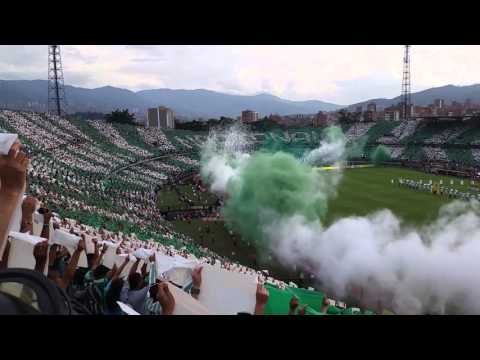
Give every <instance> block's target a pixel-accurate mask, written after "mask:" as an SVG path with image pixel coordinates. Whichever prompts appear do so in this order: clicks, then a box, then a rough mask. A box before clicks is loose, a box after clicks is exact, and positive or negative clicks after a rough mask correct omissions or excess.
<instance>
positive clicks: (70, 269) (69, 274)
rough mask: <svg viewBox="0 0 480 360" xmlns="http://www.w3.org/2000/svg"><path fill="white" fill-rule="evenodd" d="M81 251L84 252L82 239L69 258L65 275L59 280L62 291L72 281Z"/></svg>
mask: <svg viewBox="0 0 480 360" xmlns="http://www.w3.org/2000/svg"><path fill="white" fill-rule="evenodd" d="M82 251H85V239H84V238H81V239H80V241H79V242H78V245H77V248H76V249H75V251H74V252H73V254H72V257H71V258H70V262H69V263H68V266H67V269H66V270H65V274H64V275H63V278H62V279H61V280H60V283H59V284H58V285H59V286H60V287H61V288H62V289H64V290H66V289H67V287H68V284H70V281H72V280H73V277H74V276H75V271H76V270H77V265H78V260H79V259H80V255H81V254H82Z"/></svg>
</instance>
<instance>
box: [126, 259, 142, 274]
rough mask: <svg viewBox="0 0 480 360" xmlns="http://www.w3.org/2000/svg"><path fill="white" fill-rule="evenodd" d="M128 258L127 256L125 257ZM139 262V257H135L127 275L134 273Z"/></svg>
mask: <svg viewBox="0 0 480 360" xmlns="http://www.w3.org/2000/svg"><path fill="white" fill-rule="evenodd" d="M128 258H129V256H127V259H128ZM139 263H140V259H136V260H135V263H134V264H133V265H132V267H131V268H130V272H129V273H128V276H130V275H132V274H135V273H136V272H137V268H138V264H139Z"/></svg>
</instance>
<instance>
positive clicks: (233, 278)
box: [198, 264, 257, 315]
mask: <svg viewBox="0 0 480 360" xmlns="http://www.w3.org/2000/svg"><path fill="white" fill-rule="evenodd" d="M256 292H257V276H255V275H251V274H239V273H237V272H233V271H228V270H225V269H219V268H217V267H214V266H212V265H208V264H204V265H203V270H202V286H201V289H200V295H199V297H198V300H199V301H200V302H201V303H202V304H203V305H205V307H206V308H207V309H208V311H209V312H210V313H211V314H218V315H236V314H237V313H239V312H248V313H250V314H253V312H254V311H255V301H256Z"/></svg>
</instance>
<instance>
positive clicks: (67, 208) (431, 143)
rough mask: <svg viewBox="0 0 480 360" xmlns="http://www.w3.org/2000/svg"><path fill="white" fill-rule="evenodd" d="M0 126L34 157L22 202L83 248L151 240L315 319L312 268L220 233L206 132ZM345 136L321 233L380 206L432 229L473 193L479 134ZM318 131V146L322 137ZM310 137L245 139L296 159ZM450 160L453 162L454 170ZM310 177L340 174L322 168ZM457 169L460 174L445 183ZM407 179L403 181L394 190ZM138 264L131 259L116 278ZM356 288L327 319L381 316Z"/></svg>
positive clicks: (293, 133)
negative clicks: (84, 243) (345, 154)
mask: <svg viewBox="0 0 480 360" xmlns="http://www.w3.org/2000/svg"><path fill="white" fill-rule="evenodd" d="M0 129H1V131H2V132H4V133H13V134H18V136H19V139H20V141H21V143H22V144H24V146H25V148H26V151H27V153H28V154H30V156H31V168H30V169H29V171H28V190H27V194H28V196H32V197H35V198H37V199H38V200H39V201H40V202H41V203H42V204H44V206H45V207H47V208H48V209H51V211H52V212H54V213H55V214H56V215H55V216H56V217H55V219H56V220H57V221H58V222H59V224H61V225H60V228H62V229H65V230H66V231H68V232H70V230H74V231H76V232H78V233H79V235H84V236H85V238H86V239H89V240H90V241H91V239H93V238H94V237H95V236H97V237H98V238H99V239H100V238H101V239H104V240H109V241H112V242H114V241H116V240H118V239H123V240H124V241H125V240H126V241H125V242H126V243H127V245H125V242H122V245H120V248H122V249H130V250H132V251H135V250H138V248H140V247H142V246H145V245H144V244H148V245H146V249H156V250H158V251H162V252H164V253H165V254H170V255H174V256H177V257H178V256H185V259H190V260H191V259H196V260H199V261H204V262H206V263H207V264H209V265H210V266H211V268H212V269H211V271H215V270H216V269H217V267H218V269H222V270H226V271H229V272H237V273H239V274H242V275H247V276H254V277H261V278H262V279H263V280H264V281H265V284H266V285H265V286H266V287H267V289H268V290H269V292H270V293H271V294H275V297H274V299H275V302H272V304H270V303H267V305H266V309H265V313H267V314H268V313H270V314H282V313H285V314H286V313H288V311H289V301H290V298H291V294H292V293H293V294H295V295H297V296H298V298H299V299H300V302H301V304H302V305H303V304H307V303H308V306H307V307H306V313H307V314H310V313H311V314H317V313H319V314H320V313H322V312H321V311H320V310H321V308H322V306H323V305H322V304H323V302H324V301H323V299H324V297H325V295H324V294H325V292H324V291H325V290H324V289H322V288H321V279H316V278H315V271H312V272H309V271H308V270H307V269H308V268H307V269H305V268H300V267H298V268H296V266H294V267H291V266H287V265H286V264H285V263H284V262H283V261H282V259H281V258H280V259H279V258H278V257H277V255H276V254H275V253H274V252H273V251H271V250H268V249H265V250H262V251H260V250H258V249H256V248H255V245H254V243H253V242H252V243H247V242H246V241H243V240H242V239H241V235H240V234H239V233H233V232H232V231H231V230H230V229H228V228H227V227H226V226H225V224H224V222H223V219H222V218H223V214H222V211H221V205H220V203H221V201H222V200H221V199H220V198H219V197H217V196H216V195H215V193H214V192H211V191H210V190H209V189H208V185H207V184H203V183H202V181H201V179H199V174H200V162H201V151H202V146H203V144H204V143H205V141H206V140H207V138H208V136H209V134H208V133H200V134H199V133H193V132H189V131H182V130H165V131H161V130H158V129H145V128H144V127H142V126H132V125H123V124H121V125H120V124H109V123H105V122H103V123H102V122H99V121H82V120H75V119H71V120H66V119H64V118H59V117H57V116H52V115H48V114H41V113H30V112H22V111H8V110H4V111H2V112H1V113H0ZM342 130H343V132H344V134H345V139H346V141H347V144H354V143H358V142H362V143H364V144H365V146H364V149H362V152H361V153H356V154H355V153H352V154H350V155H351V156H350V158H349V159H346V163H348V164H357V166H355V165H353V166H350V168H346V169H345V170H344V174H343V175H344V176H343V178H342V180H341V182H340V184H339V186H338V194H337V196H336V197H335V198H333V199H332V200H331V201H329V202H330V204H329V208H330V210H329V212H328V214H327V217H326V219H325V224H327V225H328V224H332V223H334V222H335V221H336V220H337V219H341V218H345V217H349V216H366V215H368V214H371V213H373V212H375V211H378V210H381V209H385V208H386V209H390V210H391V211H392V212H393V213H394V214H395V215H397V216H398V217H399V218H400V219H402V221H404V222H405V224H406V225H410V226H413V225H415V226H420V225H423V224H427V223H429V222H431V221H433V220H434V219H435V218H436V217H437V216H438V213H439V209H440V208H441V207H442V206H444V205H446V204H448V203H451V202H452V201H454V200H456V199H463V201H466V200H467V201H470V198H472V199H476V198H477V197H478V188H477V186H478V185H477V181H478V180H477V177H476V175H475V172H474V169H475V168H477V167H478V164H479V163H478V161H479V160H480V158H479V156H478V151H477V150H478V149H477V148H476V145H475V144H476V142H478V141H479V140H480V137H475V134H479V135H480V131H479V130H478V128H475V126H474V125H471V124H468V123H458V122H452V123H445V124H441V126H438V127H437V126H435V125H434V124H430V123H422V122H421V121H409V122H377V123H373V122H372V123H354V124H342ZM315 131H316V132H317V134H318V138H319V139H320V142H321V139H322V131H324V129H321V128H320V129H315ZM309 132H312V129H290V130H288V131H285V132H279V131H278V130H273V131H266V132H264V133H262V134H259V133H250V134H248V135H249V139H251V141H252V143H253V144H254V146H252V149H253V150H252V149H250V151H252V152H255V151H261V149H262V147H265V148H268V149H269V151H271V148H272V141H274V142H275V147H277V148H278V147H280V148H282V152H285V153H291V154H300V153H304V152H305V151H308V150H311V149H314V148H315V147H317V146H318V143H314V142H313V141H311V140H310V141H309V140H308V136H307V135H308V134H309ZM313 138H314V137H313V136H310V139H313ZM378 146H382V147H383V149H384V151H385V154H384V156H383V158H382V159H380V160H378V159H374V158H372V153H373V152H374V150H375V149H376V148H378ZM275 151H276V150H275ZM410 154H413V156H412V155H410ZM410 156H411V157H410ZM358 164H370V166H368V167H360V165H358ZM447 164H455V170H453V169H450V168H449V167H447V166H446V165H447ZM345 167H347V166H345ZM426 167H428V169H426ZM316 171H319V172H325V173H327V172H328V173H330V172H336V170H335V169H333V170H326V169H322V168H321V167H318V168H317V169H316ZM457 173H460V174H461V175H463V176H453V175H458V174H457ZM407 180H408V181H410V182H411V184H410V183H409V184H400V182H401V181H405V182H406V181H407ZM420 182H421V184H423V186H420ZM431 184H443V185H440V188H441V192H439V193H438V194H435V193H434V192H433V191H432V185H431ZM472 201H473V200H472ZM57 217H58V218H57ZM92 248H93V246H92ZM120 265H121V264H120V263H119V262H117V266H120ZM134 265H135V262H134V261H129V262H128V263H127V265H126V266H125V268H124V269H123V274H128V272H129V267H130V268H131V267H132V266H134ZM138 265H139V264H136V267H138V269H140V268H141V266H138ZM265 270H266V271H265ZM175 276H177V277H180V275H179V274H176V275H173V273H172V279H173V278H174V277H175ZM72 280H73V279H72ZM329 290H330V289H329ZM361 290H362V289H360V290H359V289H350V290H349V293H348V294H346V296H345V294H342V295H343V296H344V297H342V298H339V299H329V301H332V304H336V305H331V306H332V308H331V309H330V310H328V309H327V310H326V311H324V312H325V313H362V314H363V313H383V311H388V310H389V308H388V307H385V308H378V306H380V305H381V304H372V303H368V305H367V304H364V303H362V296H361V293H360V294H359V293H358V292H359V291H361ZM363 291H365V290H363ZM330 293H331V292H329V294H330ZM332 295H333V293H332ZM252 301H254V299H253V300H252ZM335 301H336V302H335ZM212 306H213V305H212ZM381 306H384V305H381ZM241 310H242V311H243V310H244V311H246V309H241ZM205 311H207V310H205ZM225 311H227V310H225ZM227 313H228V312H227Z"/></svg>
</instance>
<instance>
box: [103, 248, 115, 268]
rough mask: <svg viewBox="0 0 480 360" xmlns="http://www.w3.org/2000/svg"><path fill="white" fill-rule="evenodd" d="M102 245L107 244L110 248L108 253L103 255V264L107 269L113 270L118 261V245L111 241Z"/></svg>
mask: <svg viewBox="0 0 480 360" xmlns="http://www.w3.org/2000/svg"><path fill="white" fill-rule="evenodd" d="M102 244H107V245H108V248H107V251H106V253H105V254H104V255H103V262H102V264H103V265H104V266H106V267H107V268H109V269H111V268H112V267H113V264H115V261H116V260H117V248H118V245H116V244H114V243H112V242H110V241H103V242H102Z"/></svg>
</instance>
